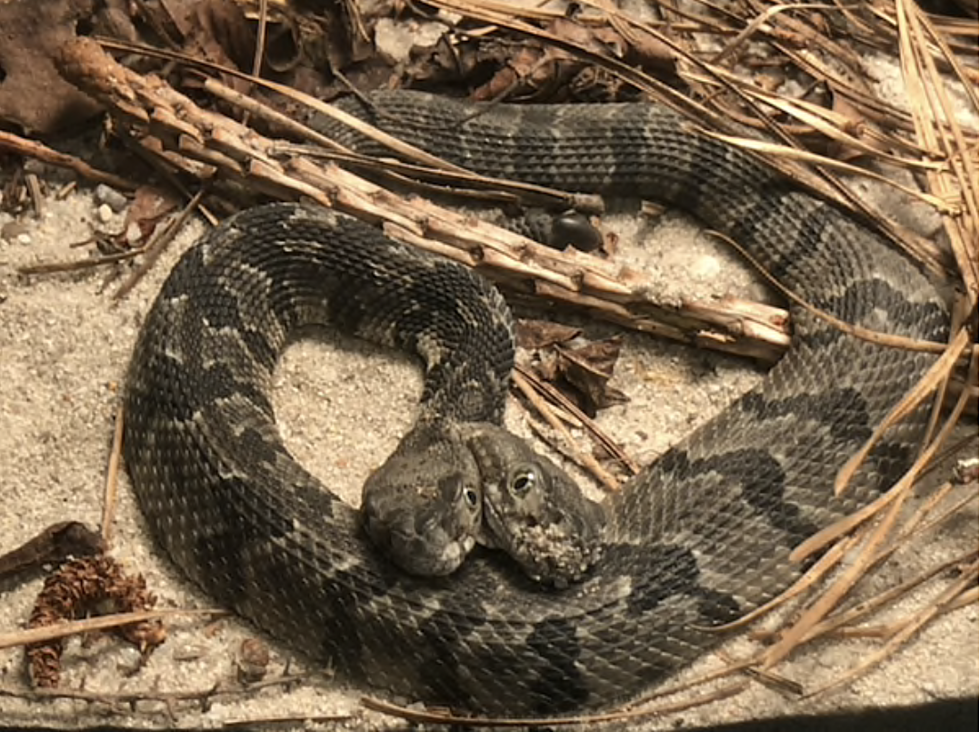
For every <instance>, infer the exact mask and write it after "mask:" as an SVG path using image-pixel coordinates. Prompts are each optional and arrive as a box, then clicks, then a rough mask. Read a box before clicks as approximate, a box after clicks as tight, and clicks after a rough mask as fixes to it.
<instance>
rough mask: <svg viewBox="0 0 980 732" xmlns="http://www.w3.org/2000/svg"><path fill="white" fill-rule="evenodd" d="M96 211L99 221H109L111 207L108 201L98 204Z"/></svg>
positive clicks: (110, 219)
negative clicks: (97, 210)
mask: <svg viewBox="0 0 980 732" xmlns="http://www.w3.org/2000/svg"><path fill="white" fill-rule="evenodd" d="M98 213H99V221H101V222H102V223H103V224H108V223H109V222H110V221H112V208H111V207H110V206H109V204H108V203H103V204H102V205H101V206H99V212H98Z"/></svg>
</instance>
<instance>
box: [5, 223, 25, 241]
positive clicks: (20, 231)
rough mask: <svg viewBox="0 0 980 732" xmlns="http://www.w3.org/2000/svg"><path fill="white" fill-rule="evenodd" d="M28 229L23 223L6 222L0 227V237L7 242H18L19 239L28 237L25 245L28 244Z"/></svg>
mask: <svg viewBox="0 0 980 732" xmlns="http://www.w3.org/2000/svg"><path fill="white" fill-rule="evenodd" d="M28 230H29V227H28V225H27V224H26V223H25V222H23V221H18V220H14V221H8V222H7V223H6V224H4V225H3V226H0V237H3V238H4V239H6V240H7V241H9V242H15V241H16V242H19V241H20V237H22V236H26V237H28V239H27V243H28V244H30V234H28V233H27V232H28Z"/></svg>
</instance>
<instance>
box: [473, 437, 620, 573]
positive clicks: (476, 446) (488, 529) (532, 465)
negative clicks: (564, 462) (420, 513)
mask: <svg viewBox="0 0 980 732" xmlns="http://www.w3.org/2000/svg"><path fill="white" fill-rule="evenodd" d="M468 444H469V446H470V449H471V451H472V454H473V457H474V458H475V460H476V463H477V465H478V466H479V470H480V474H481V481H480V483H481V486H482V489H483V530H482V532H481V533H480V535H479V537H478V540H479V541H480V543H481V544H484V545H486V546H490V547H495V548H498V549H502V550H503V551H505V552H507V553H508V554H510V556H511V557H513V558H514V560H516V561H517V563H518V564H520V565H521V568H522V569H523V570H524V572H525V573H526V574H527V575H528V576H530V577H531V578H532V579H534V580H536V581H538V582H542V583H544V584H550V585H554V586H555V587H559V588H561V587H566V586H568V584H569V583H571V582H577V581H579V580H581V579H583V577H584V576H585V574H586V573H587V572H588V570H589V569H590V568H591V567H592V566H593V565H594V564H595V563H596V562H598V560H599V558H600V556H601V551H602V543H603V532H604V529H605V523H606V521H605V518H606V517H605V511H604V509H603V508H602V506H601V505H600V504H598V503H596V502H595V501H592V500H590V499H589V498H587V497H586V496H585V494H584V493H582V491H581V489H580V488H579V487H578V485H577V484H576V483H575V481H573V480H572V479H571V478H570V477H569V476H568V475H567V474H566V473H565V472H564V471H563V470H562V469H561V468H559V467H558V466H557V465H555V464H554V463H553V462H551V461H550V460H548V458H546V457H544V456H542V455H539V454H537V453H536V452H535V451H534V450H532V449H531V447H530V446H529V445H528V444H527V443H526V442H525V441H524V440H523V439H521V438H520V437H517V436H516V435H513V434H511V433H510V432H508V431H507V430H505V429H503V428H502V427H497V426H494V425H485V426H481V427H480V428H479V429H476V430H475V431H474V434H472V435H471V436H470V437H469V438H468Z"/></svg>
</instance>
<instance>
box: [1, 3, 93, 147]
mask: <svg viewBox="0 0 980 732" xmlns="http://www.w3.org/2000/svg"><path fill="white" fill-rule="evenodd" d="M95 5H96V4H95V2H94V0H12V1H11V2H7V3H0V29H2V32H0V70H2V72H3V73H0V123H7V124H12V125H16V126H18V127H20V128H21V129H23V130H24V132H25V133H42V134H47V133H51V132H55V131H57V130H60V129H65V128H66V127H69V126H71V125H78V124H81V123H82V122H84V121H85V120H87V119H89V118H90V117H92V116H94V115H95V114H97V113H98V111H99V110H100V107H99V105H98V104H97V103H96V102H95V101H94V100H92V99H91V98H90V97H88V96H86V95H85V94H83V93H82V92H80V91H79V90H78V89H76V88H75V87H74V86H72V85H71V84H69V83H68V82H66V81H65V80H64V79H62V78H61V75H60V74H59V73H58V72H57V71H56V70H55V67H54V62H53V60H52V59H53V57H54V55H55V54H57V53H59V52H60V50H61V48H62V47H63V46H64V45H65V44H66V43H68V41H70V40H72V39H74V38H75V28H76V26H77V24H78V21H79V20H81V19H83V18H84V19H86V20H88V19H89V18H90V17H91V16H92V14H93V13H94V12H95Z"/></svg>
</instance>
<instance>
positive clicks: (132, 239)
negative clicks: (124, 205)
mask: <svg viewBox="0 0 980 732" xmlns="http://www.w3.org/2000/svg"><path fill="white" fill-rule="evenodd" d="M142 238H143V230H142V229H140V225H139V224H138V223H136V222H135V221H130V222H129V225H128V226H127V227H126V242H127V243H128V244H129V245H130V246H135V245H136V244H138V243H139V241H140V239H142Z"/></svg>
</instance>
